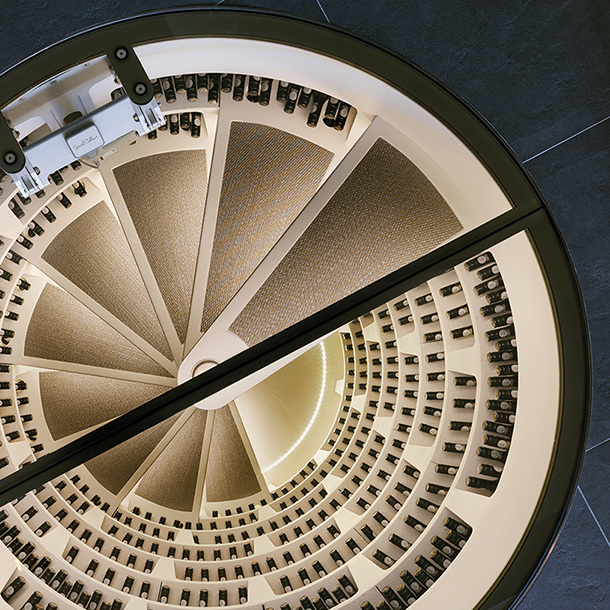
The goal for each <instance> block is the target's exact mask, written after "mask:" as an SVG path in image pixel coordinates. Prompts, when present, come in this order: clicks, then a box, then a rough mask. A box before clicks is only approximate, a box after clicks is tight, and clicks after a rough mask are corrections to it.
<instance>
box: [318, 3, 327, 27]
mask: <svg viewBox="0 0 610 610" xmlns="http://www.w3.org/2000/svg"><path fill="white" fill-rule="evenodd" d="M316 2H317V3H318V6H319V7H320V10H321V11H322V14H323V15H324V17H325V19H326V21H328V23H330V19H329V18H328V15H327V14H326V11H325V10H324V7H323V6H322V4H321V3H320V0H316Z"/></svg>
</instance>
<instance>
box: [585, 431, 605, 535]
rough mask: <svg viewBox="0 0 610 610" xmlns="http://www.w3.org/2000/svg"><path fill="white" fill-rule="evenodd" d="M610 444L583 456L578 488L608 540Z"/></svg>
mask: <svg viewBox="0 0 610 610" xmlns="http://www.w3.org/2000/svg"><path fill="white" fill-rule="evenodd" d="M608 481H610V442H608V443H604V444H602V445H600V446H598V447H596V448H595V449H591V450H590V451H588V452H587V453H586V455H585V462H584V465H583V469H582V474H581V477H580V488H581V489H582V492H583V493H584V494H585V497H586V498H587V502H589V506H590V507H591V509H592V510H593V512H594V513H595V516H596V517H597V520H598V521H599V524H600V526H601V527H602V529H603V530H604V533H605V534H606V536H607V537H608V538H609V539H610V489H609V488H608Z"/></svg>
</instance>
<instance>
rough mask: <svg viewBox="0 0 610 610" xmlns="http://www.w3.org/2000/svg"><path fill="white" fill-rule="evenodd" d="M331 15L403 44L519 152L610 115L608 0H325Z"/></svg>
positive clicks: (396, 46) (398, 46) (400, 47)
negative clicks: (604, 59)
mask: <svg viewBox="0 0 610 610" xmlns="http://www.w3.org/2000/svg"><path fill="white" fill-rule="evenodd" d="M322 4H323V6H324V7H325V9H326V12H327V13H328V16H329V18H330V21H331V23H333V24H335V25H339V26H341V27H344V28H346V29H348V30H351V31H354V32H357V33H360V34H363V35H365V36H367V37H369V38H372V39H374V40H376V41H378V42H380V43H382V44H384V45H386V46H388V47H390V48H391V49H393V50H395V51H398V52H400V53H402V54H403V55H405V56H406V57H408V58H409V59H411V60H413V61H415V62H416V63H418V64H420V65H421V66H422V67H423V68H425V69H426V70H428V71H430V72H431V73H432V74H434V75H435V76H436V77H438V78H440V79H442V80H443V81H444V82H445V83H447V84H448V85H449V86H450V87H452V88H453V89H454V90H455V91H456V92H457V93H459V94H460V95H462V96H463V97H464V98H465V99H466V100H467V101H469V102H470V103H471V104H472V105H473V106H474V107H475V108H476V109H477V110H478V111H479V112H480V113H481V114H483V116H484V117H485V118H486V119H487V120H488V121H490V122H491V123H492V124H493V125H494V127H496V129H498V130H499V132H500V133H501V134H502V135H503V136H504V138H505V139H506V140H507V141H508V142H509V144H511V146H512V147H513V148H514V149H515V151H516V152H517V154H518V155H519V156H520V158H521V159H527V158H529V157H531V156H532V155H534V154H536V153H537V152H539V151H541V150H544V149H545V148H548V147H549V146H552V145H553V144H555V143H557V142H559V141H561V140H563V139H565V138H566V137H569V136H570V135H572V134H574V133H576V132H577V131H579V130H581V129H584V128H585V127H588V126H589V125H591V124H593V123H595V122H596V121H599V120H600V119H602V118H604V117H605V116H608V114H609V108H608V103H607V99H608V98H607V93H608V90H609V89H610V70H609V69H608V65H607V61H600V57H607V47H608V42H609V40H610V11H608V5H607V2H605V0H572V1H569V2H555V1H554V0H544V1H539V2H522V1H521V0H510V1H506V2H484V3H481V2H472V1H471V0H460V1H455V0H432V1H430V2H400V3H397V2H394V1H393V0H381V1H378V2H357V3H356V2H352V1H351V0H332V1H331V0H325V1H324V0H323V2H322Z"/></svg>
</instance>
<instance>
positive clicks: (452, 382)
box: [0, 10, 589, 610]
mask: <svg viewBox="0 0 610 610" xmlns="http://www.w3.org/2000/svg"><path fill="white" fill-rule="evenodd" d="M1 84H2V87H1V88H0V90H1V91H2V98H1V99H0V105H1V106H2V116H3V118H2V120H1V121H0V123H2V124H1V125H0V157H1V158H0V165H2V168H3V170H4V171H5V173H4V174H3V182H2V183H1V185H0V186H1V188H2V193H1V194H0V218H1V219H2V222H1V224H0V226H1V227H2V229H0V240H1V242H2V244H1V250H0V255H1V256H2V264H1V277H2V280H1V282H0V290H1V291H2V292H1V293H0V295H1V296H2V299H1V300H0V304H1V305H2V308H3V312H4V319H3V326H2V348H1V351H2V353H1V354H0V366H1V367H2V368H1V371H0V375H1V376H2V386H1V389H0V392H1V400H2V402H1V405H2V407H1V408H2V435H3V436H4V438H3V439H2V447H0V451H1V452H2V453H1V454H0V455H1V457H0V459H1V460H2V461H1V462H0V464H2V470H0V474H2V475H3V477H4V478H3V479H2V482H1V484H0V499H3V502H9V503H8V504H6V506H5V507H4V509H3V510H4V512H3V513H2V517H3V521H2V525H0V527H1V528H2V529H3V533H2V540H3V542H4V547H2V549H1V550H2V554H3V555H2V562H3V564H2V565H3V566H7V567H6V569H5V570H4V571H3V578H4V581H3V583H2V584H3V586H4V588H3V596H4V598H5V599H6V600H7V601H8V602H9V603H10V604H11V605H12V606H14V607H21V606H23V605H24V604H25V603H26V602H27V601H28V600H29V601H30V603H31V604H32V606H35V605H36V604H38V603H44V604H48V603H50V602H52V603H54V604H57V605H58V606H61V605H62V604H63V605H65V603H66V602H65V598H67V599H68V600H70V601H72V602H74V603H77V604H80V605H82V606H84V607H88V608H89V607H91V608H92V609H95V608H97V607H98V606H100V605H101V606H103V607H104V608H113V610H118V608H120V607H122V606H123V605H125V604H133V605H135V604H140V605H147V606H150V607H151V608H160V607H161V605H167V604H169V605H177V606H234V605H245V606H251V607H261V606H264V607H266V608H273V609H274V610H280V609H281V610H289V609H296V608H305V609H306V610H311V608H312V607H313V608H315V609H316V610H322V608H330V607H333V606H336V605H345V606H349V607H350V608H355V607H357V606H361V607H362V608H364V610H370V608H371V605H372V606H376V607H378V608H379V609H380V610H387V608H388V607H389V608H392V609H396V610H401V609H402V608H405V607H407V606H410V605H416V606H417V607H421V608H426V607H430V608H432V607H438V606H439V605H442V604H449V603H451V604H452V606H453V607H456V606H457V607H458V608H464V609H471V608H483V607H485V608H491V607H508V606H510V605H511V604H512V602H513V601H514V600H515V599H516V598H517V597H518V595H519V593H520V592H521V591H522V590H523V588H524V587H525V586H526V585H527V583H528V581H529V579H530V577H531V575H532V573H534V572H535V570H536V568H537V566H538V565H539V564H540V562H541V561H543V559H544V557H545V554H546V552H547V549H548V548H549V546H550V544H551V543H552V541H553V540H554V537H555V535H556V534H557V531H558V528H559V526H560V525H561V522H562V519H563V515H564V511H565V510H566V505H567V503H568V502H569V499H570V498H571V493H572V488H573V484H574V480H575V476H576V474H577V471H578V468H579V463H580V456H581V452H582V446H583V437H584V431H585V429H586V423H587V414H588V401H589V365H588V345H587V338H586V324H585V321H584V313H583V309H582V304H581V301H580V295H579V292H578V287H577V283H576V280H575V278H574V274H573V272H572V268H571V265H570V262H569V259H568V257H567V254H566V252H565V249H564V247H563V243H562V241H561V238H560V236H559V235H558V233H557V231H556V229H555V226H554V224H553V222H552V219H551V218H550V215H549V213H548V211H547V209H546V208H545V206H544V203H543V201H542V200H541V197H540V194H539V193H538V191H537V190H536V188H535V186H534V185H533V183H532V182H531V180H530V179H529V177H528V176H527V174H526V173H525V171H524V170H523V169H522V167H521V166H520V164H519V163H518V162H517V160H516V159H515V158H514V156H513V155H512V154H511V152H510V151H509V150H508V149H507V148H506V147H505V145H504V144H503V143H502V141H501V139H500V138H499V136H497V134H495V133H494V132H493V131H492V130H491V129H490V128H489V127H488V126H487V125H486V124H485V122H484V121H483V120H482V119H481V118H480V117H478V116H477V115H476V114H475V113H474V112H473V111H472V109H470V108H468V107H467V106H466V105H465V104H464V103H463V102H462V101H460V100H459V99H458V98H457V97H456V96H455V95H454V94H452V93H451V92H449V91H447V90H446V89H445V88H444V87H443V86H442V85H440V84H439V83H437V82H435V81H434V80H433V79H432V78H431V77H429V76H428V75H426V74H424V73H423V72H422V71H421V70H420V69H419V68H417V67H415V66H413V65H411V64H409V63H408V62H406V61H405V60H404V59H401V58H398V57H395V56H393V55H392V54H390V53H389V52H387V51H385V50H383V49H380V48H378V47H375V46H373V45H371V44H370V43H366V42H363V41H362V40H360V39H358V38H355V37H353V36H352V35H349V34H346V33H342V32H338V31H335V30H332V29H330V28H324V27H322V26H319V25H313V24H310V23H305V22H302V21H299V20H296V19H289V18H286V17H279V16H276V15H269V14H260V13H253V12H248V11H235V10H230V11H229V10H214V11H210V10H196V11H195V10H193V11H191V10H185V11H177V12H174V13H170V14H163V15H150V16H146V17H140V18H138V19H133V20H127V21H123V22H120V23H117V24H113V25H110V26H107V27H105V28H101V29H97V30H94V31H91V32H88V33H87V34H84V35H82V36H79V37H76V38H74V39H71V40H69V41H66V42H63V43H61V44H59V45H56V46H55V47H53V48H51V49H49V50H48V51H45V52H44V53H43V54H40V55H38V56H35V57H33V58H31V59H29V60H27V61H26V62H24V63H23V64H22V65H20V66H18V67H17V68H15V69H13V70H12V71H10V72H8V73H7V74H5V75H4V76H3V77H2V83H1ZM566 371H569V374H566ZM11 501H13V503H10V502H11ZM15 557H16V558H17V560H16V561H15ZM456 593H457V594H456ZM37 595H40V596H41V597H40V599H38V598H37V597H36V596H37ZM136 598H139V599H140V600H142V601H138V600H137V599H136ZM92 604H93V605H92ZM105 604H107V605H105Z"/></svg>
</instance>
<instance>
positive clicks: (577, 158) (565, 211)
mask: <svg viewBox="0 0 610 610" xmlns="http://www.w3.org/2000/svg"><path fill="white" fill-rule="evenodd" d="M609 143H610V121H606V122H604V123H602V124H601V125H598V126H597V127H595V128H593V129H591V130H589V131H587V132H585V133H583V134H581V135H580V136H577V137H576V138H573V139H572V140H569V141H568V142H565V143H564V144H562V145H561V146H558V147H557V148H554V149H553V150H550V151H549V152H547V153H545V154H543V155H541V156H540V157H538V158H536V159H534V160H533V161H531V162H529V163H527V164H526V167H527V169H528V170H529V171H530V173H531V174H532V176H533V177H534V179H535V180H536V182H537V183H538V185H539V186H540V188H541V190H542V192H543V194H544V196H545V198H546V200H547V202H548V204H549V206H550V208H551V210H552V212H553V214H554V216H555V219H556V220H557V223H558V225H559V228H560V230H561V231H562V233H563V236H564V239H565V241H566V244H567V246H568V250H569V252H570V254H571V256H572V260H573V262H574V265H575V268H576V271H577V273H578V278H579V282H580V286H581V289H582V292H583V297H584V301H585V306H586V309H587V317H588V322H589V328H590V335H591V346H592V351H593V409H592V421H591V428H590V432H589V440H588V445H587V446H588V447H592V446H593V445H595V444H597V443H599V442H601V441H603V440H605V439H607V438H610V377H609V376H608V362H609V359H610V347H609V346H610V324H609V321H610V308H609V303H610V212H609V208H608V192H610V173H609V172H608V167H610V144H609Z"/></svg>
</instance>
